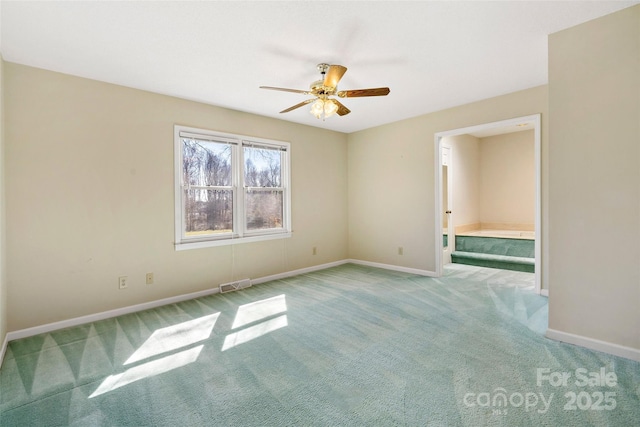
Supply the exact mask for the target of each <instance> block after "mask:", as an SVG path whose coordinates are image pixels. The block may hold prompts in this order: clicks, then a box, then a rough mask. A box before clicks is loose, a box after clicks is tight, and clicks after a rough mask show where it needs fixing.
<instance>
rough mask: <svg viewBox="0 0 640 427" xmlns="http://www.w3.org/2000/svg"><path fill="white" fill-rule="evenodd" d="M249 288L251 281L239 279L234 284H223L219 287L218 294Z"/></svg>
mask: <svg viewBox="0 0 640 427" xmlns="http://www.w3.org/2000/svg"><path fill="white" fill-rule="evenodd" d="M249 286H251V279H241V280H236V281H235V282H230V283H224V284H222V285H220V293H223V294H224V293H225V292H232V291H237V290H239V289H244V288H248V287H249Z"/></svg>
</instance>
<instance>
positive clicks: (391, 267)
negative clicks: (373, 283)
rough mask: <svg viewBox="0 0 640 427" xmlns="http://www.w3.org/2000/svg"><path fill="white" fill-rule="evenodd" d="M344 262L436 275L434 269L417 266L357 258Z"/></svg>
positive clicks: (422, 274) (419, 274)
mask: <svg viewBox="0 0 640 427" xmlns="http://www.w3.org/2000/svg"><path fill="white" fill-rule="evenodd" d="M345 262H347V263H352V264H359V265H366V266H368V267H377V268H383V269H385V270H393V271H401V272H403V273H411V274H417V275H418V276H428V277H438V275H437V274H436V272H435V271H429V270H420V269H417V268H410V267H401V266H399V265H391V264H382V263H379V262H371V261H360V260H358V259H348V260H346V261H345Z"/></svg>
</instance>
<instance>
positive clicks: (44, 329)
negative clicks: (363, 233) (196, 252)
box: [0, 260, 349, 361]
mask: <svg viewBox="0 0 640 427" xmlns="http://www.w3.org/2000/svg"><path fill="white" fill-rule="evenodd" d="M347 262H349V261H347V260H342V261H336V262H331V263H327V264H321V265H314V266H313V267H307V268H301V269H299V270H293V271H288V272H285V273H280V274H274V275H272V276H265V277H260V278H257V279H252V280H251V283H252V284H256V285H257V284H259V283H264V282H269V281H271V280H277V279H284V278H286V277H291V276H296V275H299V274H304V273H310V272H312V271H316V270H323V269H325V268H330V267H336V266H338V265H342V264H346V263H347ZM219 292H220V288H219V287H218V286H216V287H214V288H211V289H205V290H204V291H199V292H193V293H189V294H183V295H177V296H175V297H170V298H163V299H159V300H155V301H149V302H145V303H142V304H136V305H130V306H128V307H122V308H117V309H114V310H108V311H103V312H101V313H95V314H89V315H87V316H81V317H74V318H72V319H67V320H62V321H59V322H53V323H47V324H46V325H40V326H34V327H32V328H27V329H20V330H18V331H13V332H9V333H7V336H6V338H5V343H4V347H3V348H2V350H3V352H2V353H1V355H2V356H4V350H5V348H6V344H7V343H8V342H9V341H13V340H18V339H21V338H27V337H32V336H34V335H39V334H45V333H48V332H53V331H57V330H59V329H64V328H69V327H71V326H79V325H84V324H86V323H91V322H97V321H99V320H104V319H110V318H112V317H117V316H122V315H124V314H131V313H136V312H138V311H143V310H149V309H152V308H156V307H161V306H163V305H167V304H175V303H177V302H182V301H187V300H191V299H194V298H200V297H204V296H207V295H213V294H217V293H219ZM2 360H3V358H0V361H2Z"/></svg>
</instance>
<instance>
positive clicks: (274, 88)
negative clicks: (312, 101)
mask: <svg viewBox="0 0 640 427" xmlns="http://www.w3.org/2000/svg"><path fill="white" fill-rule="evenodd" d="M260 89H269V90H279V91H282V92H293V93H302V94H305V95H309V94H310V92H309V91H307V90H300V89H287V88H284V87H273V86H260Z"/></svg>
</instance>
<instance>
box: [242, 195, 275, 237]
mask: <svg viewBox="0 0 640 427" xmlns="http://www.w3.org/2000/svg"><path fill="white" fill-rule="evenodd" d="M282 196H283V194H282V191H250V192H248V193H247V199H246V200H247V201H246V211H247V230H249V231H251V230H262V229H266V228H282V222H283V221H282Z"/></svg>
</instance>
